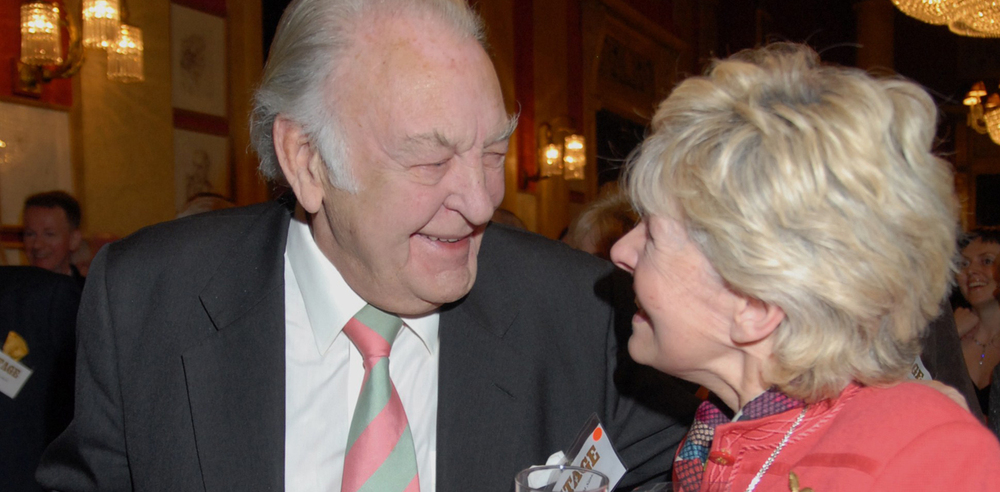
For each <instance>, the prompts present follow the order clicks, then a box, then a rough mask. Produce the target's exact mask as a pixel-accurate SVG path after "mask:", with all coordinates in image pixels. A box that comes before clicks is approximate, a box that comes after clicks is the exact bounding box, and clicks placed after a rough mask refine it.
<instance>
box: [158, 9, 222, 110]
mask: <svg viewBox="0 0 1000 492" xmlns="http://www.w3.org/2000/svg"><path fill="white" fill-rule="evenodd" d="M170 21H171V22H170V26H171V27H170V60H171V61H170V63H171V74H172V76H171V77H172V79H173V80H172V96H173V104H174V107H175V108H179V109H183V110H187V111H193V112H196V113H203V114H208V115H213V116H221V117H225V116H226V115H227V106H226V101H227V98H226V19H225V18H223V17H218V16H215V15H212V14H208V13H205V12H203V11H200V10H195V9H193V8H189V7H185V6H182V5H178V4H176V3H172V4H171V5H170Z"/></svg>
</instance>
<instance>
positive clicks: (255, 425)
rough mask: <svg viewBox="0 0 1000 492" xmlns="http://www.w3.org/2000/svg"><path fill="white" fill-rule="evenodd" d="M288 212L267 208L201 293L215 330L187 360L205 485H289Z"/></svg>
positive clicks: (248, 487)
mask: <svg viewBox="0 0 1000 492" xmlns="http://www.w3.org/2000/svg"><path fill="white" fill-rule="evenodd" d="M289 217H290V215H289V212H288V211H287V210H286V209H284V208H282V207H280V206H278V205H275V206H273V207H271V208H268V209H266V210H265V212H264V213H262V214H261V216H260V217H259V218H258V220H257V221H256V222H255V223H254V225H253V226H252V227H250V228H249V229H248V232H247V234H246V236H245V237H244V238H241V239H240V240H239V241H236V244H237V246H236V247H234V248H233V250H232V251H230V252H229V254H227V256H226V260H225V261H224V262H223V263H222V264H220V265H219V267H218V269H217V272H216V273H215V275H214V276H213V277H212V279H211V280H210V281H209V283H208V284H207V285H206V287H205V288H204V289H203V290H202V292H201V294H200V299H201V303H202V305H203V306H204V308H205V311H206V312H207V313H208V316H209V317H210V318H211V320H212V323H213V324H214V325H215V328H216V330H217V331H216V333H215V334H214V336H212V337H209V338H208V339H207V340H205V342H204V343H203V344H201V345H199V346H197V347H194V348H192V349H190V350H188V351H187V352H185V353H184V355H183V362H184V374H185V379H186V381H187V389H188V397H189V401H190V404H191V416H192V420H193V424H194V430H195V439H196V442H197V448H198V458H199V462H200V464H201V470H202V477H203V479H204V483H205V488H206V490H282V489H283V487H284V445H285V441H284V424H285V338H284V332H285V330H284V325H285V315H284V313H285V296H284V248H285V239H286V235H287V232H288V220H289Z"/></svg>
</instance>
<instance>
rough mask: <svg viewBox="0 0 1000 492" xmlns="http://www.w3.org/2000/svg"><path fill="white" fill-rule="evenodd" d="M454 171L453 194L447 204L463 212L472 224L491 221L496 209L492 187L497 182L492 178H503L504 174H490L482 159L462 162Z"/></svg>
mask: <svg viewBox="0 0 1000 492" xmlns="http://www.w3.org/2000/svg"><path fill="white" fill-rule="evenodd" d="M454 171H455V175H454V176H453V178H454V179H453V180H452V182H451V183H450V185H451V186H452V189H451V195H450V196H449V197H448V199H447V200H446V201H445V206H446V207H448V208H450V209H452V210H455V211H457V212H458V213H460V214H462V216H463V217H465V219H466V220H467V221H469V222H470V223H472V224H475V225H480V224H485V223H487V222H489V220H490V218H491V217H493V212H494V211H495V209H496V206H495V205H494V202H493V196H492V195H491V194H490V189H491V187H495V186H496V185H497V183H493V182H492V180H496V179H502V175H501V176H499V177H493V176H490V175H489V172H488V171H487V170H486V169H485V167H484V166H483V163H482V161H479V162H476V163H461V164H460V165H459V166H456V168H455V170H454Z"/></svg>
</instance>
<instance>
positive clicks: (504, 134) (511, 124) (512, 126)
mask: <svg viewBox="0 0 1000 492" xmlns="http://www.w3.org/2000/svg"><path fill="white" fill-rule="evenodd" d="M519 116H520V113H514V114H512V115H510V117H509V118H508V119H507V124H506V125H504V126H503V129H502V130H501V131H500V133H499V134H497V135H495V136H491V137H487V138H486V143H485V145H484V146H485V147H489V146H490V145H493V144H495V143H497V142H502V141H504V140H508V139H510V136H511V135H513V134H514V130H516V129H517V119H518V117H519Z"/></svg>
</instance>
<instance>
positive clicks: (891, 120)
mask: <svg viewBox="0 0 1000 492" xmlns="http://www.w3.org/2000/svg"><path fill="white" fill-rule="evenodd" d="M935 120H936V108H935V106H934V103H933V101H932V100H931V98H930V96H929V95H928V94H927V92H926V91H924V90H923V89H922V88H920V87H919V86H917V85H916V84H914V83H912V82H908V81H906V80H902V79H899V78H881V79H877V78H874V77H872V76H870V75H868V74H866V73H865V72H863V71H861V70H857V69H851V68H843V67H833V66H823V65H821V64H820V63H819V56H818V55H817V54H816V53H815V52H814V51H813V50H811V49H810V48H808V47H806V46H802V45H795V44H787V43H785V44H774V45H770V46H767V47H764V48H760V49H756V50H750V51H745V52H741V53H738V54H736V55H734V56H732V57H730V58H728V59H725V60H718V61H716V62H715V63H714V64H713V65H712V66H711V68H710V69H709V70H708V72H707V74H706V75H705V76H702V77H693V78H689V79H687V80H685V81H684V82H682V83H681V84H680V85H679V86H678V87H677V88H676V89H675V90H674V91H673V93H672V94H671V95H670V97H668V98H667V99H666V100H665V101H663V103H661V105H660V107H659V109H658V110H657V112H656V115H655V116H654V119H653V133H652V135H651V136H650V137H649V138H647V139H646V141H645V142H644V143H643V146H642V151H641V154H640V155H639V156H638V157H637V158H636V159H634V160H633V162H631V163H630V166H629V171H628V178H627V182H628V190H629V195H630V197H631V199H632V200H633V202H634V204H635V206H636V209H637V210H638V211H639V212H640V214H642V215H644V216H645V215H663V216H671V217H673V218H675V219H678V220H680V221H681V222H683V223H684V224H685V225H686V227H687V230H688V233H689V235H690V237H691V238H692V241H694V242H695V243H696V244H697V245H698V247H699V248H700V250H701V251H702V253H704V254H705V256H706V257H707V258H708V260H709V261H710V262H711V264H712V265H713V266H714V267H715V269H716V270H717V271H718V272H719V274H720V275H721V276H722V278H723V279H724V280H725V281H726V282H727V283H728V285H729V286H730V287H731V288H732V289H733V290H735V291H737V292H741V293H743V294H745V295H748V296H750V297H753V298H757V299H760V300H763V301H765V302H767V303H770V304H773V305H776V306H779V307H781V308H782V309H783V310H784V312H785V314H786V319H785V320H784V321H783V322H782V323H781V325H780V326H779V327H778V329H777V330H776V331H775V337H776V338H775V345H774V353H773V360H772V364H770V365H769V367H768V369H767V370H766V371H765V374H764V379H765V382H766V383H768V384H773V385H775V386H777V387H778V388H779V389H781V390H782V391H783V392H785V393H786V394H788V395H790V396H794V397H798V398H803V399H806V400H809V401H815V400H818V399H822V398H827V397H831V396H834V395H836V394H838V393H839V392H840V390H841V389H843V388H844V386H846V385H847V384H848V383H850V382H851V381H852V380H854V381H859V382H861V383H863V384H869V385H871V384H883V383H888V382H892V381H896V380H899V379H901V378H903V377H904V375H905V374H906V372H907V371H908V369H909V368H910V367H911V364H912V362H913V360H914V358H915V357H916V356H917V354H918V353H919V349H920V347H919V339H920V336H921V334H922V332H923V330H924V328H925V327H926V325H927V323H928V321H929V320H931V319H933V318H934V317H935V316H936V315H937V314H938V311H939V305H940V301H941V299H942V298H943V296H944V295H945V293H946V291H947V289H948V285H949V282H950V280H951V278H952V276H953V273H954V271H955V262H954V257H955V238H956V233H957V230H958V229H957V223H956V213H957V202H956V199H955V196H954V191H953V180H952V174H951V170H950V166H949V165H948V163H947V162H945V161H943V160H942V159H940V158H938V157H936V156H935V155H934V154H933V153H932V152H931V146H932V143H933V139H934V130H935ZM677 308H678V309H683V306H678V307H677Z"/></svg>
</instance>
